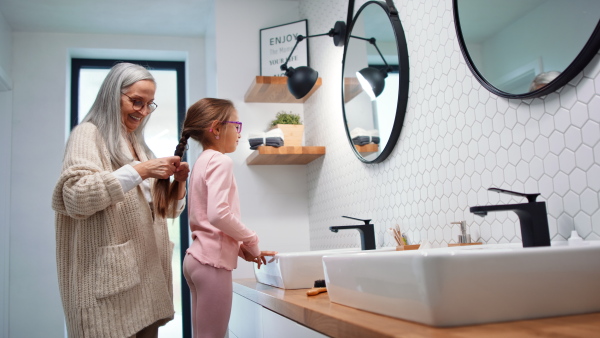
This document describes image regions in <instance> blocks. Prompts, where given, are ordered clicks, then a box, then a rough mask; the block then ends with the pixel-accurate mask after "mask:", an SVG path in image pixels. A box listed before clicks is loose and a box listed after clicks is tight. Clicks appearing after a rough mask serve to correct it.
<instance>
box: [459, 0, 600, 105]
mask: <svg viewBox="0 0 600 338" xmlns="http://www.w3.org/2000/svg"><path fill="white" fill-rule="evenodd" d="M453 5H454V24H455V27H456V33H457V35H458V40H459V44H460V48H461V50H462V53H463V55H464V57H465V59H466V61H467V64H468V66H469V68H470V69H471V71H472V72H473V74H474V75H475V77H476V78H477V80H478V81H479V82H480V83H481V84H482V85H483V86H484V87H485V88H487V89H488V90H489V91H491V92H492V93H494V94H496V95H498V96H502V97H506V98H530V97H539V96H543V95H546V94H549V93H551V92H553V91H555V90H557V89H559V88H561V87H562V86H564V85H565V84H567V82H569V81H570V80H571V79H573V78H574V77H575V76H576V75H577V74H579V73H580V72H581V71H582V70H583V68H584V67H585V66H586V65H587V64H588V63H589V62H590V60H591V59H592V58H593V57H594V55H595V54H596V53H597V51H598V48H599V46H600V28H599V27H600V24H599V20H600V1H598V0H569V1H564V0H453Z"/></svg>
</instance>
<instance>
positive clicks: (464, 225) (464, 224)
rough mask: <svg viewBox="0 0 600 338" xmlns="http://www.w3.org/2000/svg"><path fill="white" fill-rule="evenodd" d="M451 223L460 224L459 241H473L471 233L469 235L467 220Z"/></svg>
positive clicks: (462, 242) (461, 242)
mask: <svg viewBox="0 0 600 338" xmlns="http://www.w3.org/2000/svg"><path fill="white" fill-rule="evenodd" d="M450 224H460V235H458V243H460V244H465V243H471V235H467V222H466V221H460V222H452V223H450Z"/></svg>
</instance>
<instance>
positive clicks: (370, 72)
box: [356, 67, 387, 100]
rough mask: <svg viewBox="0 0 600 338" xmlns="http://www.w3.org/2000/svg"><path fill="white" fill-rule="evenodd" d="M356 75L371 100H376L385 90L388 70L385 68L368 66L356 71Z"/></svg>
mask: <svg viewBox="0 0 600 338" xmlns="http://www.w3.org/2000/svg"><path fill="white" fill-rule="evenodd" d="M356 77H357V78H358V82H360V85H361V87H362V88H363V90H364V91H365V92H366V93H367V95H369V97H370V98H371V100H375V99H376V98H377V97H378V96H379V95H380V94H381V93H382V92H383V88H384V87H385V78H386V77H387V72H386V71H385V70H383V69H382V70H379V69H377V68H373V67H367V68H363V69H361V70H360V71H358V72H356Z"/></svg>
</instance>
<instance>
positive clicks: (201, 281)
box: [183, 254, 233, 338]
mask: <svg viewBox="0 0 600 338" xmlns="http://www.w3.org/2000/svg"><path fill="white" fill-rule="evenodd" d="M183 275H184V276H185V279H186V281H187V283H188V285H189V287H190V292H191V294H192V325H193V332H194V338H223V337H225V334H226V333H227V325H228V324H229V316H230V315H231V300H232V297H233V284H232V281H231V271H229V270H226V269H218V268H215V267H213V266H210V265H206V264H202V263H200V262H198V260H196V259H195V258H194V257H192V255H190V254H186V255H185V258H184V259H183Z"/></svg>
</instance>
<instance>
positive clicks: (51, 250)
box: [2, 33, 205, 337]
mask: <svg viewBox="0 0 600 338" xmlns="http://www.w3.org/2000/svg"><path fill="white" fill-rule="evenodd" d="M13 43H14V46H13V51H14V58H13V81H14V90H13V101H12V105H13V115H12V148H11V153H12V161H11V165H12V167H11V180H12V187H11V188H12V189H11V213H10V305H11V306H10V332H11V337H62V336H63V335H64V328H63V325H64V324H63V311H62V306H61V301H60V296H59V292H58V282H57V274H56V262H55V259H56V256H55V235H54V212H53V211H52V209H51V196H52V190H53V188H54V185H55V184H56V181H57V179H58V176H59V174H60V169H61V165H62V157H63V152H64V145H65V141H66V138H65V135H66V130H65V126H66V125H67V123H66V118H67V112H68V110H69V107H68V105H67V102H68V97H69V96H68V91H69V77H68V74H69V71H70V68H69V67H70V62H69V60H70V55H76V56H85V55H86V54H87V56H90V55H93V54H95V53H96V54H98V53H99V54H103V55H104V56H105V57H110V56H112V57H117V58H125V57H126V56H133V57H139V56H140V54H143V55H144V56H145V57H148V58H150V59H156V58H160V56H161V55H177V57H178V58H183V59H187V60H186V61H188V66H187V71H188V74H187V75H188V76H187V82H188V100H189V101H190V102H193V101H195V100H197V99H199V98H200V97H203V96H204V93H205V82H204V81H203V79H204V50H203V46H204V41H203V39H193V38H168V37H152V36H111V35H77V34H50V33H14V34H13ZM124 51H126V52H124ZM176 61H179V60H176ZM2 125H4V123H3V124H2Z"/></svg>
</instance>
